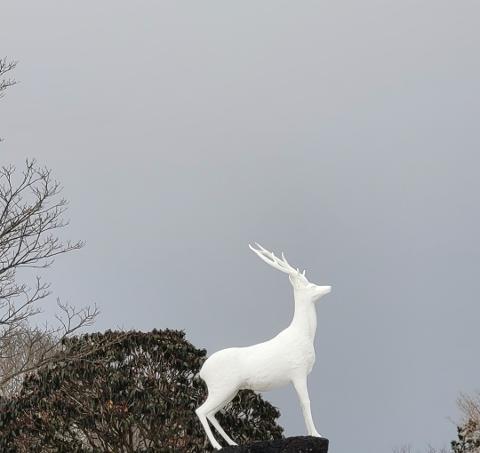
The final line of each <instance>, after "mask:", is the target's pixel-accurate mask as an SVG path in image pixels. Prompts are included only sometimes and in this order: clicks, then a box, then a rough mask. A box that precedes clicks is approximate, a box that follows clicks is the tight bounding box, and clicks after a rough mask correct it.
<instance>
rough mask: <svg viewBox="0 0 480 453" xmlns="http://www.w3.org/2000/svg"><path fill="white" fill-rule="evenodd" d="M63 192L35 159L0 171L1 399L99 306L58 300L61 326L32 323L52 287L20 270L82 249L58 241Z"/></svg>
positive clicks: (90, 319)
mask: <svg viewBox="0 0 480 453" xmlns="http://www.w3.org/2000/svg"><path fill="white" fill-rule="evenodd" d="M1 68H2V66H1V64H0V75H1ZM61 190H62V188H61V186H60V184H59V182H58V181H56V180H55V179H53V177H52V174H51V171H50V170H49V169H48V168H45V167H41V166H39V165H37V163H36V161H35V160H27V161H26V162H25V168H24V169H23V171H21V172H20V173H19V172H18V171H17V169H16V168H15V167H14V166H4V167H1V168H0V373H1V374H0V395H1V394H3V395H6V394H9V393H11V392H12V391H14V389H16V388H17V387H18V382H20V381H21V379H22V376H23V375H24V374H25V373H28V372H31V371H33V370H35V369H37V368H38V367H40V366H44V365H45V364H47V363H48V362H49V361H52V360H55V357H56V356H57V355H58V352H59V350H60V349H61V348H60V346H61V343H62V340H63V339H64V338H65V337H67V336H70V335H72V333H74V332H76V331H77V330H78V329H81V328H82V327H85V326H88V325H90V324H91V323H92V322H93V320H94V319H95V317H96V316H97V314H98V309H97V307H93V308H92V307H85V308H81V309H75V308H74V307H72V306H70V305H68V304H65V303H61V302H60V301H58V307H59V314H58V315H57V316H56V319H57V321H58V325H57V326H55V327H52V326H45V327H44V328H42V329H40V328H37V327H34V326H31V323H30V321H31V319H32V317H34V316H35V315H36V314H38V313H39V312H40V305H41V304H40V303H41V302H42V301H43V300H44V299H46V298H47V297H48V296H49V295H50V294H51V291H50V285H49V284H48V283H45V282H43V281H42V279H41V278H40V277H39V276H37V277H35V279H34V283H33V285H28V284H27V283H26V282H24V281H20V277H19V271H20V270H21V269H22V268H40V269H45V268H48V267H49V266H51V265H52V263H53V262H54V259H55V257H57V256H58V255H61V254H64V253H68V252H71V251H74V250H78V249H80V248H82V247H83V245H84V243H83V242H81V241H77V242H71V241H62V240H61V239H60V238H59V237H58V236H57V234H58V233H59V232H60V230H62V229H63V228H65V227H66V226H67V225H68V221H66V220H65V219H64V218H63V214H64V213H65V211H66V209H67V201H66V200H65V199H64V198H62V197H61V196H60V194H61ZM22 275H24V272H22Z"/></svg>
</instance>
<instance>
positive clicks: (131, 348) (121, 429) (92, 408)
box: [0, 330, 282, 453]
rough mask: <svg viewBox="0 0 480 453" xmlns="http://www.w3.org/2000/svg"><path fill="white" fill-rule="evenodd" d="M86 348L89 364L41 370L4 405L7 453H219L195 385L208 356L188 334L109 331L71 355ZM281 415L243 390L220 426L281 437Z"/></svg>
mask: <svg viewBox="0 0 480 453" xmlns="http://www.w3.org/2000/svg"><path fill="white" fill-rule="evenodd" d="M85 345H90V346H91V348H92V353H91V354H89V355H88V356H87V357H84V358H83V359H81V360H75V361H71V362H68V361H61V362H58V363H55V364H51V365H49V366H48V367H47V368H44V369H41V370H40V371H39V372H37V373H36V374H32V375H30V376H28V377H27V378H26V380H25V382H24V384H23V388H22V390H21V392H20V394H19V395H18V396H16V397H15V398H12V399H11V400H7V401H3V402H1V412H0V451H2V452H3V451H19V452H27V451H28V452H36V451H38V452H40V451H41V452H68V453H72V452H93V451H102V452H154V451H155V452H167V451H182V452H206V451H211V448H210V446H209V444H208V442H207V441H206V439H205V434H204V431H203V429H202V427H201V425H200V423H199V421H198V419H197V417H196V415H195V412H194V410H195V408H197V407H198V406H199V405H200V404H201V403H202V402H203V401H204V400H205V398H206V387H205V385H204V383H203V381H202V380H201V379H198V378H195V375H196V373H197V372H198V371H199V370H200V367H201V365H202V364H203V362H204V360H205V356H206V351H205V350H199V349H196V348H195V347H194V346H193V345H192V344H191V343H189V342H188V341H187V340H185V334H184V332H181V331H175V330H164V331H153V332H150V333H142V332H128V333H122V332H106V333H104V334H91V335H84V336H81V337H73V338H69V339H66V340H65V343H64V347H65V349H66V350H67V351H68V352H70V353H72V356H75V351H76V350H77V349H83V350H84V349H85ZM68 355H69V354H67V356H68ZM279 415H280V414H279V412H278V410H277V409H276V408H274V407H273V406H272V405H271V404H269V403H268V402H266V401H264V400H263V399H262V398H261V396H260V395H257V394H255V393H253V392H250V391H242V392H240V394H239V395H238V396H237V398H235V400H234V401H232V403H230V404H229V405H228V406H227V408H226V410H225V411H224V413H219V414H218V419H219V422H220V423H221V424H222V426H223V428H224V429H225V430H226V431H227V432H229V433H230V434H231V436H232V437H233V438H234V439H235V440H236V441H237V442H239V443H243V442H248V441H252V440H265V439H278V438H281V437H282V428H280V427H279V426H278V425H277V423H276V419H277V418H278V417H279Z"/></svg>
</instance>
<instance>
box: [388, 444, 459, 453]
mask: <svg viewBox="0 0 480 453" xmlns="http://www.w3.org/2000/svg"><path fill="white" fill-rule="evenodd" d="M420 451H421V450H415V449H414V448H413V447H412V446H411V445H403V446H401V447H396V448H394V449H393V453H420ZM423 451H424V452H425V453H449V452H450V450H448V449H446V448H441V449H436V448H434V447H432V446H431V445H429V446H428V447H427V448H426V450H423Z"/></svg>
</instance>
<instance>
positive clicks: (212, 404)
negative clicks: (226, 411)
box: [195, 389, 237, 450]
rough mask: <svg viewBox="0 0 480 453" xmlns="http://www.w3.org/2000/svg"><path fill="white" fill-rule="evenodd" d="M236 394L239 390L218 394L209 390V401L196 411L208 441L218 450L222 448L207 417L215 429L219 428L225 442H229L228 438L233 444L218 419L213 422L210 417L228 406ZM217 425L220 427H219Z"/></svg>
mask: <svg viewBox="0 0 480 453" xmlns="http://www.w3.org/2000/svg"><path fill="white" fill-rule="evenodd" d="M236 394H237V390H235V391H233V392H232V391H228V392H226V391H223V392H219V393H216V392H212V391H211V390H210V389H209V391H208V398H207V400H206V401H205V402H204V403H203V404H202V405H201V406H200V407H199V408H198V409H197V410H196V411H195V412H196V414H197V416H198V418H199V419H200V423H201V424H202V426H203V429H204V430H205V433H206V434H207V437H208V440H209V441H210V443H211V444H212V447H213V448H215V449H216V450H221V448H222V446H221V445H220V444H219V443H218V442H217V440H216V439H215V437H214V436H213V434H212V430H211V429H210V425H209V424H208V420H207V417H208V419H209V420H210V421H211V422H212V424H213V426H215V428H217V430H218V432H219V433H220V435H221V436H222V437H224V439H225V440H227V438H228V439H229V440H230V441H231V442H233V441H232V439H230V438H229V437H228V436H227V434H226V433H225V431H223V429H222V428H221V426H220V425H219V424H218V422H217V421H216V419H215V418H214V417H213V420H215V421H212V418H211V417H209V416H211V415H212V414H215V413H216V412H218V411H219V410H220V409H221V408H222V407H224V406H225V405H226V404H228V403H229V402H230V401H231V400H232V399H233V398H234V397H235V395H236ZM217 425H218V427H217ZM218 428H220V429H218ZM225 436H226V437H225ZM227 442H228V440H227ZM229 443H230V442H229Z"/></svg>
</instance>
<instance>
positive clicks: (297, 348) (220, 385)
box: [196, 244, 331, 449]
mask: <svg viewBox="0 0 480 453" xmlns="http://www.w3.org/2000/svg"><path fill="white" fill-rule="evenodd" d="M257 246H258V247H259V250H257V249H254V248H253V247H251V246H250V248H251V249H252V250H253V251H254V252H255V253H256V254H257V255H258V256H259V257H260V258H261V259H262V260H264V261H265V262H267V263H268V264H270V265H271V266H273V267H275V268H276V269H279V270H281V271H282V272H285V273H288V274H289V279H290V282H291V283H292V285H293V287H294V298H295V313H294V316H293V320H292V322H291V323H290V325H289V326H288V327H287V328H286V329H284V330H282V331H281V332H280V333H279V334H278V335H276V336H275V337H274V338H272V339H271V340H268V341H265V342H263V343H258V344H256V345H253V346H247V347H238V348H228V349H223V350H221V351H218V352H216V353H214V354H213V355H212V356H210V357H209V358H208V359H207V360H206V361H205V363H204V364H203V366H202V369H201V370H200V373H199V375H200V377H201V378H202V379H203V380H204V381H205V383H206V384H207V387H208V398H207V400H206V401H205V403H203V404H202V406H200V407H199V408H198V409H197V410H196V413H197V415H198V417H199V419H200V422H201V423H202V425H203V427H204V429H205V431H206V433H207V436H208V439H209V441H210V443H211V444H212V446H213V447H214V448H216V449H221V446H220V444H219V443H218V442H217V441H216V439H215V438H214V437H213V434H212V431H211V429H210V426H209V424H208V421H210V422H211V423H212V425H213V426H214V427H215V428H216V429H217V431H218V432H219V433H220V435H221V436H222V437H223V438H224V439H225V440H226V441H227V443H228V444H229V445H236V444H235V442H234V441H233V440H232V439H231V438H230V437H229V436H228V435H227V434H226V433H225V431H223V429H222V428H221V426H220V425H219V423H218V421H217V420H216V419H215V413H216V412H218V411H219V410H220V409H222V408H223V407H225V405H227V404H228V403H229V402H230V401H231V400H232V399H233V398H234V397H235V396H236V394H237V393H238V391H239V390H241V389H250V390H254V391H267V390H272V389H275V388H278V387H282V386H285V385H287V384H289V383H292V384H293V385H294V387H295V390H296V391H297V394H298V397H299V399H300V404H301V406H302V411H303V415H304V418H305V423H306V426H307V430H308V433H309V435H313V436H318V437H321V436H320V434H318V432H317V430H316V428H315V426H314V423H313V420H312V415H311V412H310V400H309V397H308V390H307V375H308V374H309V373H310V371H311V370H312V368H313V364H314V362H315V349H314V344H313V341H314V338H315V331H316V328H317V318H316V311H315V306H314V301H315V300H317V299H319V298H320V297H321V296H323V295H324V294H327V293H329V292H330V290H331V287H330V286H317V285H314V284H312V283H310V282H308V280H307V279H306V277H305V271H304V273H303V274H300V272H299V271H298V269H297V270H295V269H293V268H292V267H291V266H290V265H289V264H288V262H287V260H286V259H285V257H284V256H283V254H282V260H280V259H279V258H277V257H276V256H275V255H274V254H273V253H270V252H268V251H267V250H265V249H264V248H263V247H261V246H259V245H258V244H257ZM207 420H208V421H207Z"/></svg>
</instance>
